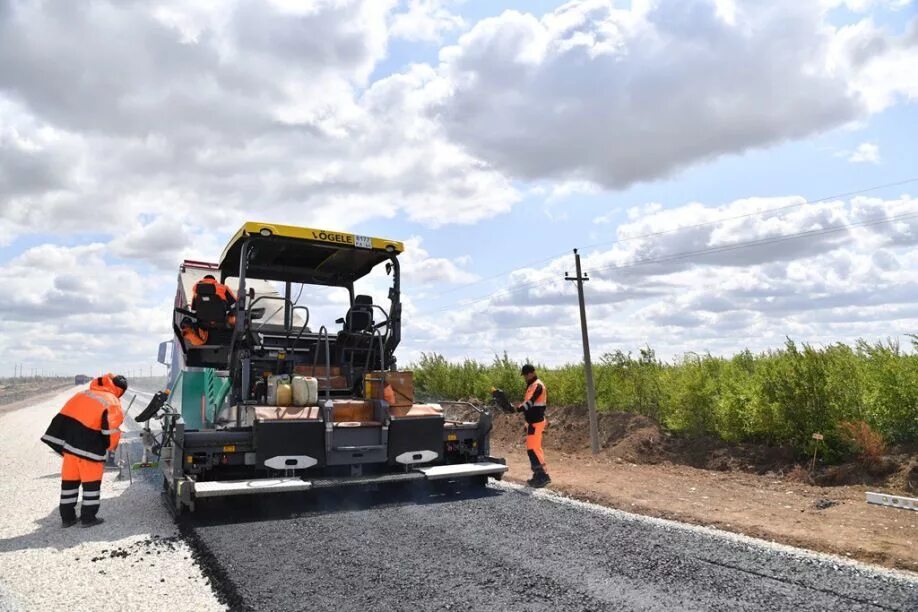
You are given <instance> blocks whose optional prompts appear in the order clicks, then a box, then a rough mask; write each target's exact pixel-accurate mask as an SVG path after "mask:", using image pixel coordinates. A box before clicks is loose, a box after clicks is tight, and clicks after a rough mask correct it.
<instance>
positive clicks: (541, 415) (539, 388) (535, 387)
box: [517, 363, 551, 487]
mask: <svg viewBox="0 0 918 612" xmlns="http://www.w3.org/2000/svg"><path fill="white" fill-rule="evenodd" d="M520 375H521V376H523V378H525V379H526V395H525V396H524V397H523V403H522V404H520V406H519V407H518V408H517V410H519V411H520V412H522V413H523V417H524V418H525V419H526V454H527V455H529V463H530V465H531V466H532V478H530V479H529V480H528V481H526V482H527V484H528V485H529V486H531V487H544V486H546V485H548V484H549V483H551V478H550V477H549V476H548V468H547V467H546V465H545V453H544V451H543V450H542V433H543V432H544V431H545V426H546V425H547V424H548V421H546V420H545V409H546V408H547V407H548V391H547V390H546V389H545V384H544V383H543V382H542V381H541V380H539V377H538V375H537V374H536V371H535V368H534V367H533V366H531V365H530V364H528V363H527V364H526V365H524V366H523V368H522V370H520Z"/></svg>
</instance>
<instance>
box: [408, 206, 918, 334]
mask: <svg viewBox="0 0 918 612" xmlns="http://www.w3.org/2000/svg"><path fill="white" fill-rule="evenodd" d="M912 218H918V212H914V213H906V214H902V215H896V216H893V217H885V218H883V219H871V220H868V221H860V222H856V223H848V224H844V225H837V226H832V227H828V228H821V229H817V230H807V231H804V232H797V233H794V234H785V235H783V236H773V237H770V238H761V239H758V240H751V241H746V242H738V243H733V244H727V245H722V246H719V247H709V248H705V249H698V250H695V251H686V252H683V253H676V254H673V255H668V256H665V257H652V258H647V259H641V260H636V261H633V262H631V263H628V264H613V265H610V266H602V267H599V268H594V269H593V270H591V272H593V273H596V272H603V271H607V270H621V269H627V268H634V267H637V266H641V265H647V264H653V263H665V262H669V261H677V260H679V259H686V258H689V257H696V256H703V255H710V254H716V253H725V252H729V251H734V250H739V249H744V248H750V247H755V246H764V245H769V244H776V243H780V242H784V241H788V240H795V239H799V238H807V237H815V236H822V235H826V234H832V233H837V232H842V231H845V230H848V229H851V228H855V227H869V226H873V225H882V224H885V223H892V222H894V221H903V220H906V219H912ZM554 282H556V281H555V280H554V279H544V280H541V281H532V282H528V283H522V284H520V285H516V286H514V287H509V288H503V289H499V290H497V291H495V292H492V293H489V294H488V295H485V296H482V297H480V298H476V299H473V300H466V301H463V302H462V303H461V304H460V306H461V307H468V306H472V305H474V304H478V303H481V302H484V301H487V300H490V299H492V298H494V297H496V296H498V295H500V294H503V293H506V294H508V295H512V294H514V293H517V292H519V291H521V290H522V289H528V288H530V287H539V286H543V285H547V284H551V283H554ZM452 309H453V307H452V306H448V307H445V308H440V309H437V310H430V311H427V312H421V313H418V314H419V315H421V316H423V315H427V314H435V313H438V312H445V311H447V310H452Z"/></svg>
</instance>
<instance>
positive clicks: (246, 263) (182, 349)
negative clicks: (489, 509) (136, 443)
mask: <svg viewBox="0 0 918 612" xmlns="http://www.w3.org/2000/svg"><path fill="white" fill-rule="evenodd" d="M403 249H404V246H403V244H402V243H400V242H396V241H393V240H386V239H381V238H372V237H367V236H358V235H354V234H349V233H344V232H333V231H325V230H317V229H310V228H304V227H293V226H287V225H277V224H268V223H257V222H249V223H246V224H245V225H243V227H242V228H241V229H240V230H239V231H238V232H237V233H236V234H235V235H234V236H233V237H232V239H231V240H230V241H229V244H228V245H227V246H226V248H225V249H224V251H223V255H222V257H221V258H220V261H219V263H205V262H197V261H185V262H184V263H183V264H182V265H181V267H180V269H179V275H178V289H177V292H176V297H175V308H174V312H173V329H174V338H173V339H172V340H171V343H172V350H171V358H170V359H171V364H170V365H171V367H170V376H169V384H168V389H167V390H164V392H162V393H158V394H157V395H156V397H154V400H153V402H151V404H150V406H148V407H147V409H146V410H144V411H143V413H142V414H140V415H138V417H137V419H138V420H142V421H150V420H151V419H156V420H159V421H160V424H161V431H159V429H158V428H157V429H151V428H150V427H147V429H146V430H145V432H144V435H143V438H144V442H145V444H146V446H147V449H148V451H150V452H152V453H153V454H155V455H158V456H159V458H160V459H159V468H160V469H161V470H162V472H163V476H164V479H163V480H164V482H163V487H164V494H165V497H166V499H167V500H168V504H169V506H170V508H171V509H172V511H173V512H174V513H176V514H178V513H181V512H183V511H187V510H192V511H193V510H194V509H195V504H196V503H197V502H198V501H199V500H201V499H205V498H209V497H222V496H232V495H265V494H270V493H279V492H291V491H307V490H311V489H319V488H326V487H339V486H346V485H365V484H373V483H389V482H398V481H410V480H419V481H440V483H441V484H442V483H445V482H450V483H456V482H461V483H464V484H470V485H472V486H480V485H483V484H485V483H486V482H487V479H488V478H489V477H493V478H498V479H499V478H500V477H501V476H502V475H503V473H504V472H505V471H506V469H507V467H506V465H505V462H504V461H503V460H501V459H498V458H494V457H491V456H490V448H489V436H490V433H491V424H492V421H491V415H490V413H489V412H488V411H487V410H486V409H482V408H478V407H474V406H465V407H464V409H456V407H455V406H447V405H445V404H423V403H417V402H415V401H414V393H413V384H412V380H411V372H405V371H400V370H398V368H397V362H396V356H395V351H396V348H397V347H398V345H399V342H400V340H401V322H402V304H401V286H400V285H401V273H400V268H399V260H398V256H399V254H400V253H402V251H403ZM378 268H382V269H383V270H384V271H385V276H382V274H381V272H382V271H380V273H378V274H377V276H380V277H381V278H385V279H388V280H387V281H386V284H388V285H389V287H388V296H387V299H386V300H385V301H384V305H383V304H380V303H377V302H375V301H374V299H373V297H372V296H370V295H365V294H361V295H358V294H355V283H356V282H357V281H359V280H360V279H364V278H365V277H367V276H368V275H370V273H371V272H372V271H373V270H374V269H378ZM206 275H211V276H214V277H215V279H216V280H219V281H220V282H221V283H222V284H225V285H226V286H228V287H230V288H231V289H232V290H234V291H235V298H236V302H235V304H234V305H232V307H231V308H227V307H226V303H225V300H222V299H217V298H216V296H215V295H213V292H212V291H210V290H208V291H203V290H202V286H201V285H198V283H199V281H201V280H202V279H203V278H204V277H205V276H206ZM328 287H333V288H341V289H343V290H346V294H347V299H346V301H345V300H344V299H343V298H342V299H341V301H340V304H341V306H340V307H341V310H342V312H341V313H340V314H341V315H342V316H341V318H339V319H337V321H336V323H335V325H334V326H333V327H334V329H328V327H326V326H320V327H319V328H318V329H312V328H311V327H310V314H311V313H310V307H312V308H313V309H317V308H319V307H321V308H325V309H328V308H329V307H330V304H331V305H333V304H334V303H335V302H334V301H330V300H328V299H327V297H325V296H323V297H322V298H320V297H319V296H320V295H322V291H321V289H322V288H328ZM204 289H208V288H206V287H204ZM196 293H201V294H202V295H199V296H198V299H194V298H193V296H195V294H196ZM339 293H341V294H342V295H343V294H344V293H345V292H344V291H339ZM203 294H206V295H203ZM312 296H315V298H316V299H315V303H313V304H312V306H310V298H311V297H312ZM190 327H191V328H193V329H194V331H195V332H196V333H198V334H199V335H198V337H199V338H201V340H198V341H197V342H191V341H189V335H188V330H189V328H190ZM163 348H164V347H161V350H160V356H161V359H162V358H163V355H164V354H167V355H168V354H170V352H169V351H164V350H163ZM453 411H454V412H455V413H456V415H458V416H456V415H453V414H451V412H453Z"/></svg>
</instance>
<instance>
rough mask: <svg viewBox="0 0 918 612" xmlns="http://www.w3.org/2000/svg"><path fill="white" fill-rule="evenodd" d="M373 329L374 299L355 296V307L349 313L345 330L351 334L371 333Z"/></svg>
mask: <svg viewBox="0 0 918 612" xmlns="http://www.w3.org/2000/svg"><path fill="white" fill-rule="evenodd" d="M372 328H373V297H372V296H370V295H357V296H354V305H353V306H351V308H350V310H348V312H347V317H345V320H344V329H345V331H348V332H350V333H361V332H370V333H372Z"/></svg>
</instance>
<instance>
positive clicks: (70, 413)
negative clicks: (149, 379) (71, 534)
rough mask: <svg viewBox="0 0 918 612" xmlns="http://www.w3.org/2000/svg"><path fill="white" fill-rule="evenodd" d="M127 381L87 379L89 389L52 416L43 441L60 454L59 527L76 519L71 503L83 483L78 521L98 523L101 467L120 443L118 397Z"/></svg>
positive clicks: (120, 378)
mask: <svg viewBox="0 0 918 612" xmlns="http://www.w3.org/2000/svg"><path fill="white" fill-rule="evenodd" d="M127 387H128V384H127V379H125V378H124V376H121V375H117V376H116V375H114V374H104V375H102V376H99V377H98V378H94V379H93V380H92V382H90V383H89V389H87V390H86V391H80V392H79V393H77V394H76V395H74V396H73V397H71V398H70V399H69V400H68V401H67V403H66V404H64V407H63V408H62V409H61V411H60V412H59V413H58V414H57V416H55V417H54V418H53V419H52V420H51V425H50V426H49V427H48V430H47V431H46V432H45V435H43V436H42V437H41V439H42V442H44V443H45V444H47V445H48V446H50V447H51V448H52V449H54V451H55V452H57V453H58V454H60V455H63V457H64V464H63V467H62V468H61V504H60V511H61V520H62V521H63V526H64V527H71V526H73V525H75V524H76V522H77V515H76V505H77V498H78V496H79V493H80V486H81V485H82V487H83V504H82V506H81V508H80V522H81V523H82V525H83V527H92V526H93V525H98V524H100V523H102V519H101V518H99V517H97V516H96V514H97V513H98V512H99V495H100V492H101V489H102V471H103V469H104V467H105V458H106V455H107V453H108V451H113V450H115V448H116V447H117V446H118V442H120V441H121V432H120V431H119V430H118V428H119V427H121V423H122V422H123V421H124V413H122V411H121V400H120V399H118V398H120V397H121V396H122V395H124V392H125V391H126V390H127Z"/></svg>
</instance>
